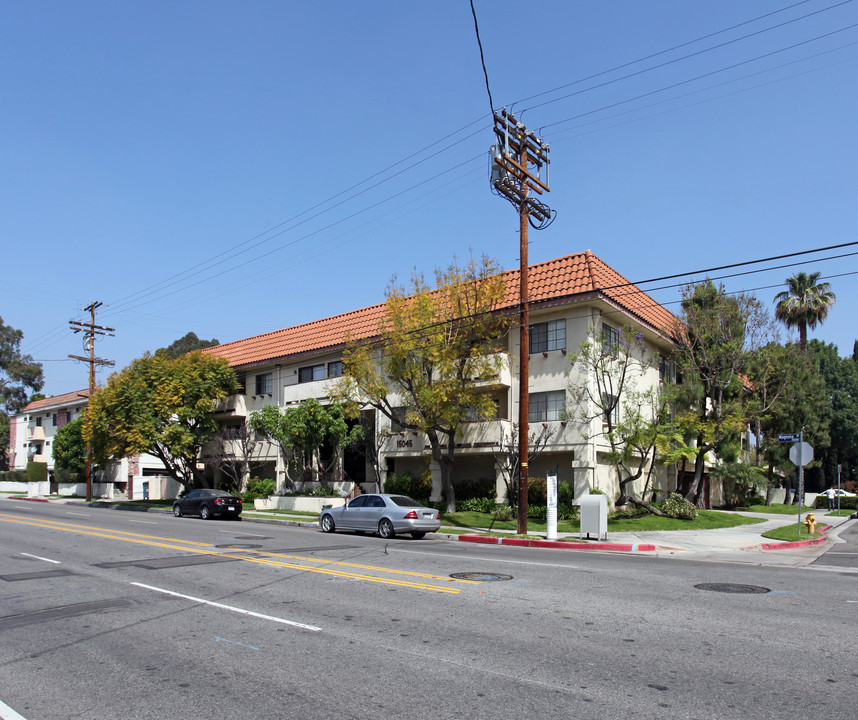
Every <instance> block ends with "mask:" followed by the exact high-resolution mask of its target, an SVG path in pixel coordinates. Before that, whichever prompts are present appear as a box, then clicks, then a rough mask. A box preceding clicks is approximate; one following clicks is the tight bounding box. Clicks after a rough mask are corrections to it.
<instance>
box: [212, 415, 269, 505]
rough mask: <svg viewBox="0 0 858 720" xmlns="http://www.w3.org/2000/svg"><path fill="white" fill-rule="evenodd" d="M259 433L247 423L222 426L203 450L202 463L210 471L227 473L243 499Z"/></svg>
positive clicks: (231, 487) (231, 484) (232, 485)
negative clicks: (210, 469) (242, 495)
mask: <svg viewBox="0 0 858 720" xmlns="http://www.w3.org/2000/svg"><path fill="white" fill-rule="evenodd" d="M258 439H259V438H258V436H257V434H256V431H255V430H254V429H253V428H251V427H250V425H249V424H248V423H247V422H242V423H241V424H240V425H221V426H220V428H219V429H218V431H217V432H216V433H215V434H214V435H213V436H212V438H211V440H210V441H209V442H208V443H207V444H206V445H205V446H204V447H203V455H202V460H203V462H204V463H206V464H207V465H208V466H209V467H211V468H212V469H214V470H218V471H220V472H221V473H223V475H224V477H226V479H227V483H228V485H229V487H225V488H224V489H229V490H233V491H234V492H235V493H236V494H238V495H240V494H241V493H243V492H244V489H245V484H246V483H247V481H248V479H249V478H250V473H251V467H252V463H253V459H254V458H253V456H254V454H255V452H256V451H257V449H258Z"/></svg>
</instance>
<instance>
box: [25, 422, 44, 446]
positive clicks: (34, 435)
mask: <svg viewBox="0 0 858 720" xmlns="http://www.w3.org/2000/svg"><path fill="white" fill-rule="evenodd" d="M44 439H45V428H43V427H42V426H41V425H28V426H27V440H28V441H29V442H32V441H39V440H44Z"/></svg>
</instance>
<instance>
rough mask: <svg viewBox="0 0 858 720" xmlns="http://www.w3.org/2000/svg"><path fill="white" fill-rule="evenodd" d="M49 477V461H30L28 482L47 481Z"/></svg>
mask: <svg viewBox="0 0 858 720" xmlns="http://www.w3.org/2000/svg"><path fill="white" fill-rule="evenodd" d="M47 479H48V463H43V462H28V463H27V482H45V481H46V480H47Z"/></svg>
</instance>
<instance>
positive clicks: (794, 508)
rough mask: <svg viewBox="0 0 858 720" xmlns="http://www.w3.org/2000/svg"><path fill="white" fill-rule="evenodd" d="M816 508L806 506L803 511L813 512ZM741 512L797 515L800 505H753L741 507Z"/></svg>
mask: <svg viewBox="0 0 858 720" xmlns="http://www.w3.org/2000/svg"><path fill="white" fill-rule="evenodd" d="M814 509H815V508H812V507H807V506H805V507H803V508H802V509H801V511H802V513H806V512H813V511H814ZM739 512H755V513H769V514H770V515H795V514H797V513H798V505H783V504H774V505H751V506H750V507H743V508H741V509H740V510H739Z"/></svg>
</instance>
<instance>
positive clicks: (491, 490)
mask: <svg viewBox="0 0 858 720" xmlns="http://www.w3.org/2000/svg"><path fill="white" fill-rule="evenodd" d="M495 484H496V483H495V480H494V479H493V478H477V479H476V480H475V479H472V478H468V479H461V480H456V481H455V482H454V483H453V486H454V488H455V491H456V506H457V507H458V504H459V500H472V499H479V500H483V499H484V498H487V497H492V498H493V497H494V495H495ZM492 502H494V500H493V501H492Z"/></svg>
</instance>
